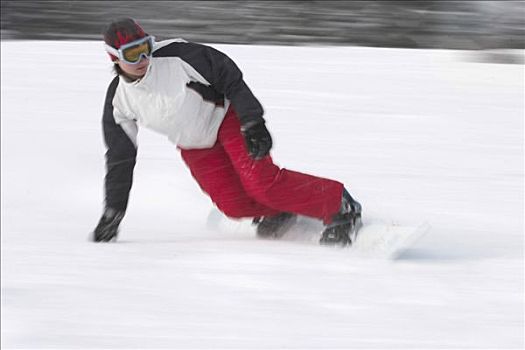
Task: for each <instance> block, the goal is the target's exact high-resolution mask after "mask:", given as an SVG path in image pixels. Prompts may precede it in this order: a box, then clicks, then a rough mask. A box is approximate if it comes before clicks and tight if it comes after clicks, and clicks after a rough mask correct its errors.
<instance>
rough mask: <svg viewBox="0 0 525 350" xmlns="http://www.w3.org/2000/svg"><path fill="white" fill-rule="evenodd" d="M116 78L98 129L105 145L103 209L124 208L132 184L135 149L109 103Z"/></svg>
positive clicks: (112, 95) (108, 92)
mask: <svg viewBox="0 0 525 350" xmlns="http://www.w3.org/2000/svg"><path fill="white" fill-rule="evenodd" d="M118 81H119V77H118V76H117V77H115V79H113V81H112V82H111V84H110V85H109V88H108V91H107V94H106V100H105V102H104V113H103V118H102V130H103V133H104V141H105V144H106V147H107V152H106V176H105V205H106V207H107V208H113V209H117V210H122V211H125V210H126V208H127V205H128V199H129V192H130V190H131V185H132V183H133V169H134V167H135V162H136V157H137V148H136V146H135V144H134V143H133V141H132V140H131V138H130V136H128V134H127V133H126V132H125V131H124V129H123V128H122V127H121V126H120V125H119V124H117V123H116V122H115V118H114V115H113V112H114V109H113V103H112V102H113V97H114V96H115V91H116V89H117V86H118ZM130 122H131V121H130Z"/></svg>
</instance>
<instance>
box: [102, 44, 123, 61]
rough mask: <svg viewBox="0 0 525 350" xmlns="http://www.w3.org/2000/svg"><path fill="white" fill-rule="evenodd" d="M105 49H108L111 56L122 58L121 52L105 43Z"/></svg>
mask: <svg viewBox="0 0 525 350" xmlns="http://www.w3.org/2000/svg"><path fill="white" fill-rule="evenodd" d="M104 47H105V48H106V51H107V52H108V53H110V54H112V55H113V56H115V57H118V58H120V54H119V50H117V49H115V48H114V47H112V46H109V45H108V44H106V43H104Z"/></svg>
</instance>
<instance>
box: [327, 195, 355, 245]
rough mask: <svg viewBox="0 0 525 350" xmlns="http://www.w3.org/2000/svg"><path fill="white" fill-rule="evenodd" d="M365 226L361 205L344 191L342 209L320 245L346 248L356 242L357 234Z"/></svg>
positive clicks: (329, 226)
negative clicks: (362, 219)
mask: <svg viewBox="0 0 525 350" xmlns="http://www.w3.org/2000/svg"><path fill="white" fill-rule="evenodd" d="M361 226H363V223H362V221H361V204H359V202H357V201H356V200H355V199H353V198H352V196H350V193H348V191H347V190H346V189H343V198H342V200H341V209H339V212H338V213H337V214H335V216H334V218H333V220H332V223H331V224H329V225H327V226H326V228H325V230H324V231H323V235H322V237H321V240H320V242H319V243H321V244H322V245H334V246H335V245H339V246H343V247H344V246H346V245H350V244H352V243H353V242H355V239H356V237H357V232H358V231H359V229H360V228H361Z"/></svg>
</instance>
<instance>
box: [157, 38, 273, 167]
mask: <svg viewBox="0 0 525 350" xmlns="http://www.w3.org/2000/svg"><path fill="white" fill-rule="evenodd" d="M154 56H155V57H180V58H181V59H182V60H183V62H185V63H186V64H187V65H189V67H190V68H191V69H189V70H190V75H191V76H192V77H193V78H195V79H196V80H197V81H198V82H199V83H200V84H204V85H206V86H209V87H211V88H212V90H213V91H216V92H218V93H219V94H224V96H226V98H227V99H229V100H230V101H231V103H232V105H233V108H234V109H235V112H236V114H237V116H238V118H239V120H240V122H241V130H242V132H243V134H244V136H245V139H246V144H247V147H248V151H249V152H250V154H251V155H252V156H253V157H254V158H256V159H259V158H262V157H264V156H266V155H267V154H268V152H269V150H270V148H271V147H272V139H271V136H270V133H269V132H268V130H267V129H266V127H265V120H264V118H263V114H264V110H263V108H262V106H261V104H260V103H259V101H258V100H257V98H256V97H255V96H254V95H253V93H252V91H251V90H250V88H249V87H248V85H247V84H246V82H245V81H244V79H243V75H242V72H241V70H240V69H239V68H238V67H237V65H236V64H235V62H234V61H233V60H232V59H231V58H230V57H228V56H227V55H226V54H224V53H222V52H220V51H218V50H216V49H214V48H212V47H210V46H206V45H202V44H197V43H190V42H175V43H172V44H170V45H167V46H164V47H162V48H160V49H158V50H157V51H155V52H154ZM191 73H193V74H191ZM192 88H194V89H195V90H199V89H198V87H192ZM200 90H201V91H200V93H201V95H203V96H206V94H205V91H204V90H206V89H205V88H201V89H200ZM213 91H212V92H213ZM208 95H210V96H213V93H211V92H208Z"/></svg>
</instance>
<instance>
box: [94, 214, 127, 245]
mask: <svg viewBox="0 0 525 350" xmlns="http://www.w3.org/2000/svg"><path fill="white" fill-rule="evenodd" d="M123 217H124V212H123V211H119V210H116V209H112V208H106V210H104V213H103V214H102V217H101V218H100V221H99V222H98V225H97V227H96V228H95V232H93V241H94V242H109V241H111V240H112V239H116V237H117V234H118V225H120V221H122V218H123Z"/></svg>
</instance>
